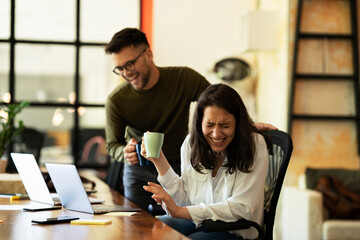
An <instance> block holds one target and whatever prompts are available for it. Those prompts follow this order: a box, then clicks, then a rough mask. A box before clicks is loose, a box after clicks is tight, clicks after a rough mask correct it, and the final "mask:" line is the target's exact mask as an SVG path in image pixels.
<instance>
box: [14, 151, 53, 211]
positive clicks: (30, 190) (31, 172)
mask: <svg viewBox="0 0 360 240" xmlns="http://www.w3.org/2000/svg"><path fill="white" fill-rule="evenodd" d="M10 155H11V158H12V160H13V162H14V165H15V167H16V169H17V171H18V173H19V175H20V178H21V181H22V182H23V184H24V187H25V190H26V192H27V194H28V196H29V198H30V200H31V201H35V202H39V203H44V204H47V205H54V201H53V199H52V198H51V195H50V191H49V189H48V187H47V186H46V183H45V180H44V178H43V176H42V174H41V172H40V168H39V166H38V164H37V162H36V160H35V157H34V155H32V154H24V153H10Z"/></svg>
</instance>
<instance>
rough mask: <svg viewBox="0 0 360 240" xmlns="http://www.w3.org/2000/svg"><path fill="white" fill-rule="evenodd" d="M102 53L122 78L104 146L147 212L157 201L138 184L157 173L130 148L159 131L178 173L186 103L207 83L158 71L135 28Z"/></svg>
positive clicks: (190, 74)
mask: <svg viewBox="0 0 360 240" xmlns="http://www.w3.org/2000/svg"><path fill="white" fill-rule="evenodd" d="M105 52H106V53H107V54H112V56H113V61H114V64H115V68H114V70H113V72H114V73H115V74H117V75H121V76H122V77H123V78H124V79H125V82H124V83H122V84H120V85H119V86H118V87H117V88H115V89H114V91H113V92H112V93H111V94H110V95H109V97H108V99H107V102H106V148H107V151H108V152H109V154H110V156H111V157H112V158H114V159H115V160H116V161H120V162H124V163H125V164H124V172H123V184H124V195H125V197H126V198H127V199H129V200H131V201H132V202H134V203H135V204H137V205H138V206H139V207H141V208H143V209H145V210H147V208H148V206H149V204H156V202H155V201H154V200H153V199H152V198H151V193H148V192H146V191H145V190H144V189H143V186H144V185H147V183H148V182H157V180H156V178H157V171H156V169H155V167H154V166H153V165H152V164H151V165H150V166H140V165H139V159H138V157H137V153H136V149H135V145H136V144H137V143H138V142H140V141H141V137H142V135H143V133H144V132H146V131H151V132H162V133H164V134H165V137H164V144H163V147H162V150H163V152H164V154H165V155H166V156H167V159H168V161H169V163H170V164H171V166H172V168H173V169H174V170H175V172H177V173H178V174H180V147H181V144H182V142H183V140H184V139H185V137H186V135H187V133H188V120H189V107H190V103H191V102H193V101H196V100H197V99H198V97H199V96H200V94H201V93H202V91H203V90H204V89H205V88H206V87H208V86H209V85H210V83H209V82H208V81H207V80H206V79H205V78H204V77H203V76H202V75H200V74H199V73H197V72H196V71H194V70H192V69H190V68H187V67H157V66H156V65H155V63H154V61H153V54H152V51H151V50H150V46H149V43H148V41H147V39H146V35H145V34H144V33H143V32H141V31H140V30H138V29H135V28H125V29H123V30H121V31H120V32H118V33H116V34H115V35H114V36H113V38H112V39H111V41H110V42H109V43H108V44H107V45H106V47H105ZM257 127H258V128H272V126H271V125H267V124H260V125H257Z"/></svg>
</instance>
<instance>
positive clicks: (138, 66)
mask: <svg viewBox="0 0 360 240" xmlns="http://www.w3.org/2000/svg"><path fill="white" fill-rule="evenodd" d="M148 51H149V49H148V48H147V46H138V47H136V48H135V47H134V46H130V47H126V48H124V49H122V50H121V51H119V52H117V53H114V54H113V60H114V64H115V66H116V67H118V68H119V69H121V71H120V72H121V76H123V78H124V79H125V80H126V81H127V82H128V83H129V84H130V85H131V86H132V87H133V88H134V89H135V90H146V89H148V88H147V85H148V83H149V81H150V72H151V67H150V65H149V61H148Z"/></svg>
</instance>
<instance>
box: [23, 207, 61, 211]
mask: <svg viewBox="0 0 360 240" xmlns="http://www.w3.org/2000/svg"><path fill="white" fill-rule="evenodd" d="M57 209H61V206H27V207H24V208H23V210H24V211H32V212H37V211H47V210H57Z"/></svg>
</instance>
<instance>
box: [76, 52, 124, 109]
mask: <svg viewBox="0 0 360 240" xmlns="http://www.w3.org/2000/svg"><path fill="white" fill-rule="evenodd" d="M112 69H113V64H112V60H111V56H110V55H106V54H105V52H104V48H103V47H82V48H81V49H80V76H81V78H80V79H81V83H80V87H81V91H80V101H81V102H82V103H94V104H104V103H105V101H106V98H107V96H108V95H109V93H110V92H111V91H112V90H113V89H114V88H115V86H117V85H118V84H119V82H118V81H119V77H118V76H117V75H115V74H114V73H113V72H112ZM94 93H96V94H94Z"/></svg>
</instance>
